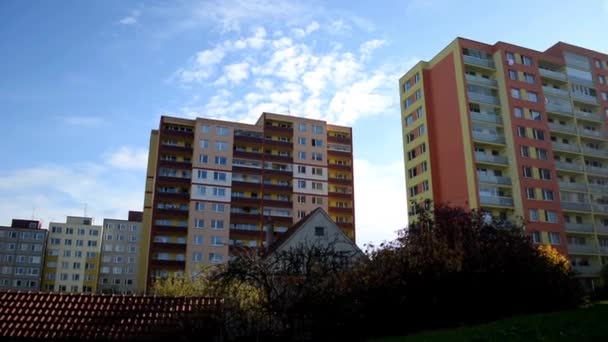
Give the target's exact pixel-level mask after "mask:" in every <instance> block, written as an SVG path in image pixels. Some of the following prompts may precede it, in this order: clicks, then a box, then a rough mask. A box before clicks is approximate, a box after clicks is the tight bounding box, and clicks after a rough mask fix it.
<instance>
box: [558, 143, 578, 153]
mask: <svg viewBox="0 0 608 342" xmlns="http://www.w3.org/2000/svg"><path fill="white" fill-rule="evenodd" d="M552 145H553V149H554V150H559V151H566V152H573V153H579V152H580V149H579V148H578V145H575V144H562V143H558V142H553V144H552Z"/></svg>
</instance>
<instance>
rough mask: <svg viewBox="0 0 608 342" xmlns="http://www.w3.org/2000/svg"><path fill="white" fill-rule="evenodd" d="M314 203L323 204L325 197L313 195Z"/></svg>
mask: <svg viewBox="0 0 608 342" xmlns="http://www.w3.org/2000/svg"><path fill="white" fill-rule="evenodd" d="M312 204H319V205H322V204H323V197H313V198H312Z"/></svg>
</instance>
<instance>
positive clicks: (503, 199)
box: [479, 194, 513, 207]
mask: <svg viewBox="0 0 608 342" xmlns="http://www.w3.org/2000/svg"><path fill="white" fill-rule="evenodd" d="M479 202H480V203H481V205H491V206H502V207H512V206H513V197H511V196H491V195H481V194H480V195H479Z"/></svg>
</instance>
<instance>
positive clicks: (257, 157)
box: [232, 150, 262, 160]
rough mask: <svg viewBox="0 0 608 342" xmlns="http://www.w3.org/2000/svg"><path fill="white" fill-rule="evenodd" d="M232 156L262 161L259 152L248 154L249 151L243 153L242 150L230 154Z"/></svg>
mask: <svg viewBox="0 0 608 342" xmlns="http://www.w3.org/2000/svg"><path fill="white" fill-rule="evenodd" d="M232 156H233V157H234V158H246V159H255V160H260V159H262V153H261V152H250V151H243V150H234V151H233V152H232Z"/></svg>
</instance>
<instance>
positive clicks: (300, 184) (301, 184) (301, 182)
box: [298, 179, 306, 189]
mask: <svg viewBox="0 0 608 342" xmlns="http://www.w3.org/2000/svg"><path fill="white" fill-rule="evenodd" d="M298 189H306V181H305V180H301V179H299V180H298Z"/></svg>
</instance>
